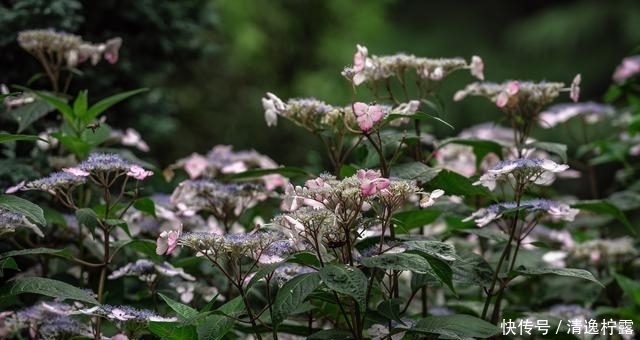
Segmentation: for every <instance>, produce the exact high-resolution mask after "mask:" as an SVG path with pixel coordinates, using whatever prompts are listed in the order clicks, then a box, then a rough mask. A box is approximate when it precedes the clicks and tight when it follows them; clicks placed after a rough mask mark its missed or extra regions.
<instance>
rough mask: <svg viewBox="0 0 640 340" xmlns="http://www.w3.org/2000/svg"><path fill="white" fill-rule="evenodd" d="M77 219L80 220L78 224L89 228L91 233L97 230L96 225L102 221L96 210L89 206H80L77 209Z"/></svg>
mask: <svg viewBox="0 0 640 340" xmlns="http://www.w3.org/2000/svg"><path fill="white" fill-rule="evenodd" d="M76 219H77V220H78V224H80V225H84V226H85V227H87V228H89V230H90V231H91V233H93V232H94V231H95V230H96V227H97V226H98V225H99V223H100V222H99V220H98V215H97V214H96V212H95V211H93V210H92V209H89V208H80V209H78V210H76Z"/></svg>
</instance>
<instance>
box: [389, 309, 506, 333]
mask: <svg viewBox="0 0 640 340" xmlns="http://www.w3.org/2000/svg"><path fill="white" fill-rule="evenodd" d="M399 328H402V329H406V330H407V332H410V333H421V334H438V335H440V338H446V339H469V338H480V339H485V338H489V337H492V336H494V335H496V334H498V333H500V328H498V327H497V326H495V325H493V324H491V323H489V322H487V321H484V320H482V319H480V318H477V317H475V316H471V315H465V314H454V315H444V316H429V317H426V318H424V319H420V320H418V322H417V323H416V324H415V325H414V326H413V327H403V326H400V327H399Z"/></svg>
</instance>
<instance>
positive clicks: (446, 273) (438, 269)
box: [425, 256, 457, 294]
mask: <svg viewBox="0 0 640 340" xmlns="http://www.w3.org/2000/svg"><path fill="white" fill-rule="evenodd" d="M425 258H426V259H427V261H428V262H429V265H430V266H431V269H432V270H433V274H434V276H435V277H436V278H438V280H440V282H442V283H443V284H445V285H446V286H447V287H449V289H451V292H453V294H457V293H456V289H455V288H454V287H453V269H451V266H450V265H449V264H448V263H447V262H445V261H442V260H440V259H438V258H435V257H431V256H426V257H425Z"/></svg>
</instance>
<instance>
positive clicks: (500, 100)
mask: <svg viewBox="0 0 640 340" xmlns="http://www.w3.org/2000/svg"><path fill="white" fill-rule="evenodd" d="M519 91H520V82H519V81H517V80H513V81H510V82H509V83H508V84H507V87H506V88H505V90H504V91H502V92H500V94H499V95H498V97H496V105H497V106H498V107H505V106H507V104H508V103H509V98H511V97H512V96H514V95H516V94H517V93H518V92H519Z"/></svg>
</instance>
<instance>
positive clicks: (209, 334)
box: [197, 297, 244, 340]
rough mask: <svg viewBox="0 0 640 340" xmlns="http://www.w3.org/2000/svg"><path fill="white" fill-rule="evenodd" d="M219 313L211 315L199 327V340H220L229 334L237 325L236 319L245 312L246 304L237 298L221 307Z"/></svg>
mask: <svg viewBox="0 0 640 340" xmlns="http://www.w3.org/2000/svg"><path fill="white" fill-rule="evenodd" d="M216 312H217V313H219V314H222V315H218V314H214V315H209V316H208V317H206V318H205V319H204V321H203V322H202V323H200V324H199V325H198V327H197V331H198V340H219V339H222V338H223V337H224V336H225V334H227V333H228V332H229V331H230V330H231V329H232V328H233V325H234V324H235V322H236V321H235V320H236V319H235V318H237V317H238V316H240V315H241V314H242V313H243V312H244V303H243V302H242V298H241V297H236V298H234V299H232V300H231V301H229V302H227V303H225V304H224V305H222V306H220V308H218V309H217V310H216Z"/></svg>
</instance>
